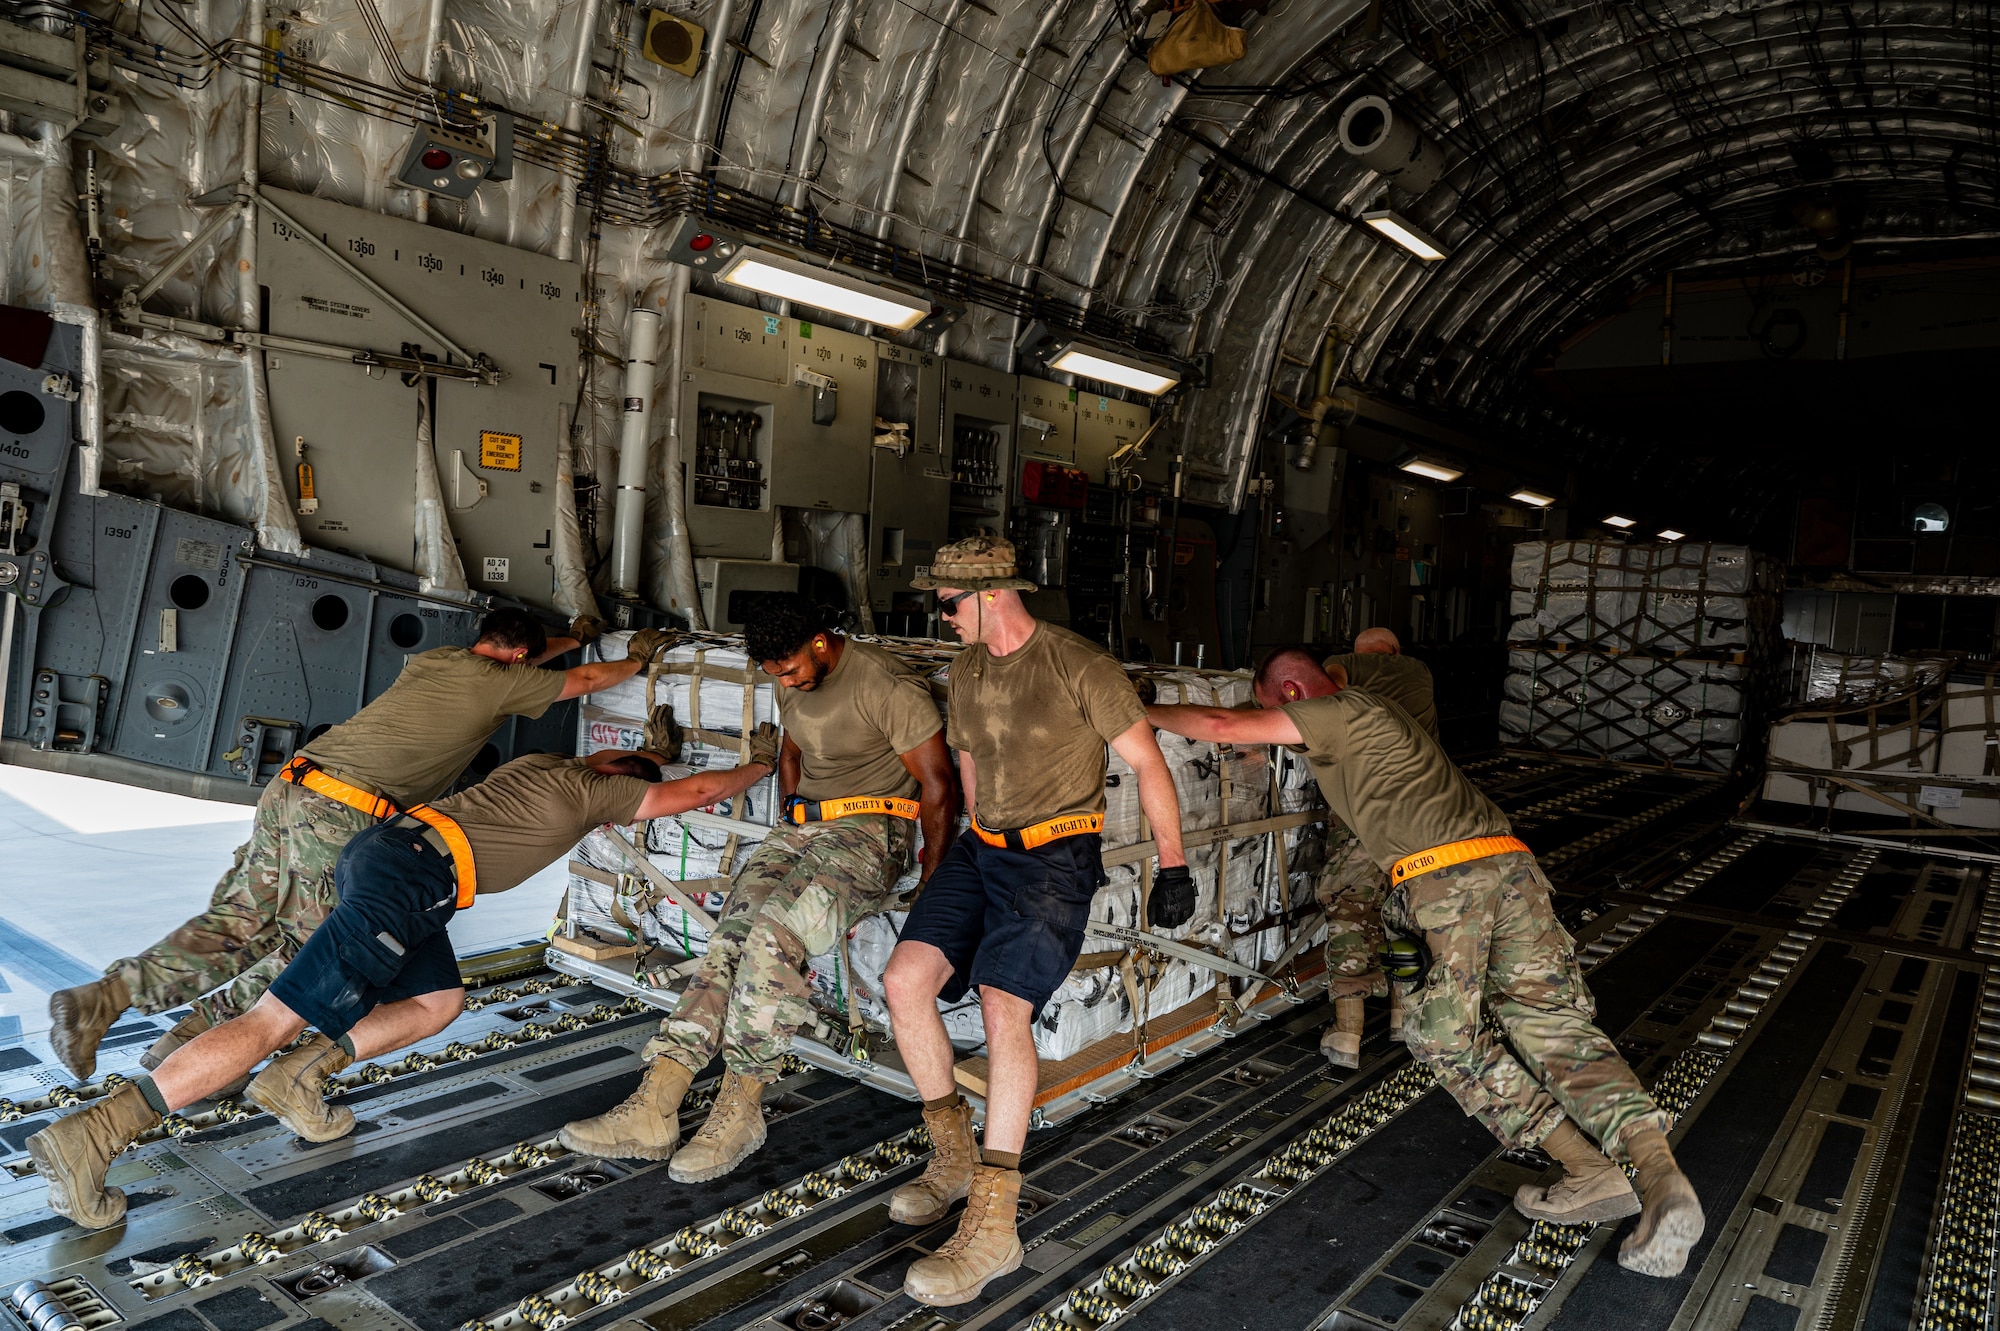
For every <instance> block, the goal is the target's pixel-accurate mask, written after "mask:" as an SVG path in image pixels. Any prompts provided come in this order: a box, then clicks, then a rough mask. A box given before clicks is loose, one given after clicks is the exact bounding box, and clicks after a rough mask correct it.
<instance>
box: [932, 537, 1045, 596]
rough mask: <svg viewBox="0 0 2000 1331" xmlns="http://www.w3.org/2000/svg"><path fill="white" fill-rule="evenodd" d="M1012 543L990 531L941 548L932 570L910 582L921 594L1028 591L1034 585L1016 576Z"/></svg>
mask: <svg viewBox="0 0 2000 1331" xmlns="http://www.w3.org/2000/svg"><path fill="white" fill-rule="evenodd" d="M1019 571H1020V570H1019V567H1018V565H1017V564H1016V563H1015V560H1014V543H1013V542H1012V541H1009V540H1006V539H1005V538H1003V537H999V536H995V535H994V534H993V533H992V532H980V533H979V534H978V535H976V536H968V537H966V538H965V539H964V540H962V541H953V542H952V543H951V544H950V545H947V546H944V547H943V548H942V549H940V550H939V551H938V552H937V554H936V555H934V556H933V557H932V559H931V571H930V572H929V573H928V574H926V575H925V576H923V577H921V578H912V579H910V585H911V586H912V587H914V588H916V589H917V590H918V591H920V592H927V591H931V590H932V589H934V588H937V587H959V588H962V589H964V590H965V591H969V592H998V591H1017V592H1031V591H1034V590H1035V584H1034V583H1032V582H1029V581H1028V580H1027V579H1026V578H1022V577H1017V576H1015V575H1016V574H1017V573H1018V572H1019Z"/></svg>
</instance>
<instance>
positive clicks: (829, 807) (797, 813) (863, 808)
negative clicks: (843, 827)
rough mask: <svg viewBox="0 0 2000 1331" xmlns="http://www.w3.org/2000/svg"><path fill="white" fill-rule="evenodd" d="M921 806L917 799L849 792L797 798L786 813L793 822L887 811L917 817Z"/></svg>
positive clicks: (895, 816)
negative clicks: (824, 797) (833, 797)
mask: <svg viewBox="0 0 2000 1331" xmlns="http://www.w3.org/2000/svg"><path fill="white" fill-rule="evenodd" d="M918 807H919V806H918V804H917V802H916V801H915V800H906V799H898V798H896V797H895V796H893V795H849V796H846V797H845V798H842V799H837V800H801V799H795V800H793V801H792V806H791V808H789V809H787V810H786V811H785V812H786V816H787V817H789V818H790V819H791V820H792V821H793V822H794V823H828V822H832V821H833V820H834V819H835V818H853V817H856V816H858V815H860V814H864V813H885V814H887V815H889V816H890V817H891V818H909V819H913V820H914V819H915V818H916V816H917V810H918Z"/></svg>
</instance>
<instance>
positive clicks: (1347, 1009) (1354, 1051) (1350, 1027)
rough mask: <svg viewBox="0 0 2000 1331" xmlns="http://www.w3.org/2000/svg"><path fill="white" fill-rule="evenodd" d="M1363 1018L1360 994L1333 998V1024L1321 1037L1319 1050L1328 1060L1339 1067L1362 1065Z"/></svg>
mask: <svg viewBox="0 0 2000 1331" xmlns="http://www.w3.org/2000/svg"><path fill="white" fill-rule="evenodd" d="M1363 1020H1364V1018H1363V1013H1362V1006H1361V997H1360V995H1358V994H1356V995H1354V996H1352V997H1343V998H1336V999H1334V1000H1333V1025H1331V1026H1329V1027H1327V1028H1326V1034H1325V1035H1322V1036H1321V1037H1320V1038H1319V1051H1320V1052H1321V1053H1322V1054H1325V1055H1326V1061H1327V1062H1329V1063H1331V1064H1333V1065H1334V1066H1335V1067H1337V1068H1358V1067H1360V1066H1361V1028H1362V1023H1363Z"/></svg>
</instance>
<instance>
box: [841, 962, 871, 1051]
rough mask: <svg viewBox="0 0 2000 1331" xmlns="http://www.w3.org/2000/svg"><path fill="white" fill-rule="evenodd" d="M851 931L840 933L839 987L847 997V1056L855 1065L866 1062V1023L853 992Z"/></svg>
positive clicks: (858, 998) (856, 996)
mask: <svg viewBox="0 0 2000 1331" xmlns="http://www.w3.org/2000/svg"><path fill="white" fill-rule="evenodd" d="M852 933H853V931H852V930H851V929H842V930H841V931H840V968H841V970H842V971H843V972H844V973H843V974H842V975H841V977H840V981H841V983H840V987H841V990H842V992H843V993H844V994H845V995H846V997H847V1056H848V1057H849V1058H851V1059H853V1060H854V1061H855V1062H857V1063H866V1062H868V1023H867V1022H865V1021H863V1020H862V1019H861V999H860V997H859V995H858V994H857V993H856V992H855V981H854V955H853V953H851V952H849V951H848V948H847V941H848V938H849V936H850V935H851V934H852Z"/></svg>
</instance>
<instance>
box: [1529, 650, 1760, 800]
mask: <svg viewBox="0 0 2000 1331" xmlns="http://www.w3.org/2000/svg"><path fill="white" fill-rule="evenodd" d="M1749 676H1750V671H1749V669H1748V667H1746V666H1742V665H1738V664H1735V663H1733V662H1725V661H1703V660H1698V659H1693V658H1683V659H1679V660H1659V659H1655V658H1652V657H1639V656H1597V655H1593V654H1591V653H1587V652H1552V651H1533V650H1523V649H1520V648H1516V649H1515V650H1513V651H1511V652H1509V653H1508V672H1507V678H1506V681H1505V684H1504V686H1503V691H1502V697H1501V702H1500V734H1501V737H1502V739H1503V740H1505V741H1506V742H1507V743H1510V744H1519V745H1527V746H1530V747H1533V748H1538V749H1549V750H1552V751H1555V752H1558V753H1576V754H1583V755H1587V756H1589V757H1594V758H1604V759H1610V760H1614V761H1618V762H1639V763H1658V764H1664V765H1666V766H1670V767H1685V768H1696V769H1700V770H1703V771H1713V772H1727V771H1730V770H1732V769H1733V768H1735V766H1736V765H1737V760H1738V757H1739V754H1740V751H1741V748H1742V743H1743V727H1744V712H1745V710H1746V705H1747V693H1748V690H1749V687H1750V682H1749Z"/></svg>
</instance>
